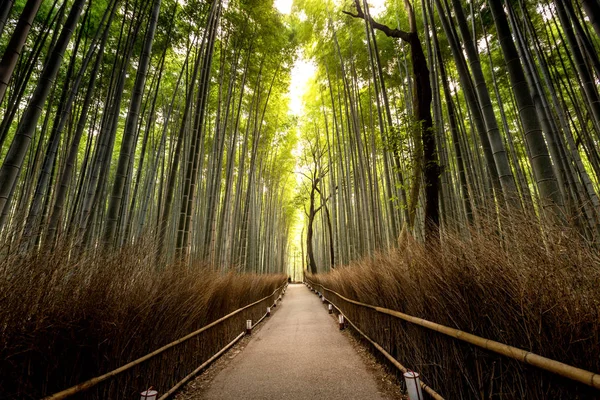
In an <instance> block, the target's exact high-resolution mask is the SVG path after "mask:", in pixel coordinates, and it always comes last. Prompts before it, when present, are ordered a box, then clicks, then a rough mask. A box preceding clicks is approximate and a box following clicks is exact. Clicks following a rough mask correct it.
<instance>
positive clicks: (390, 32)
mask: <svg viewBox="0 0 600 400" xmlns="http://www.w3.org/2000/svg"><path fill="white" fill-rule="evenodd" d="M409 4H410V3H409ZM354 5H355V7H356V14H352V13H351V12H349V11H342V12H343V13H344V14H346V15H349V16H351V17H353V18H360V19H364V20H365V21H366V20H367V19H368V21H369V22H370V23H371V26H372V27H373V28H375V29H378V30H380V31H381V32H383V33H385V34H386V36H388V37H393V38H400V39H402V40H404V41H405V42H409V43H410V41H411V38H412V36H413V35H414V33H411V32H405V31H403V30H400V29H397V28H396V29H392V28H390V27H389V26H387V25H383V24H380V23H379V22H377V21H375V20H374V19H373V17H371V16H370V15H369V16H365V13H364V12H363V10H362V8H361V6H360V0H354Z"/></svg>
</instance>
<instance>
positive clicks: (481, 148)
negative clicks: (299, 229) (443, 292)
mask: <svg viewBox="0 0 600 400" xmlns="http://www.w3.org/2000/svg"><path fill="white" fill-rule="evenodd" d="M296 4H297V7H298V8H297V19H298V20H297V23H298V25H299V36H300V37H301V38H302V40H303V45H304V49H305V51H306V53H307V54H309V55H310V56H311V57H312V58H313V60H314V63H315V64H316V71H317V72H316V77H315V79H314V82H313V83H312V85H311V87H310V89H309V91H308V93H307V94H306V95H305V101H306V107H307V111H306V116H305V118H304V119H303V121H302V127H301V130H302V139H301V140H302V143H303V144H304V149H305V150H304V153H305V156H304V158H303V160H304V161H303V166H302V167H301V170H302V171H303V175H304V182H303V187H304V189H303V191H302V193H303V197H302V199H303V201H304V202H305V203H306V207H305V212H306V223H305V225H306V228H305V229H306V231H307V233H308V235H307V236H308V238H307V242H306V243H303V248H304V247H306V253H307V255H306V258H307V261H306V263H307V266H308V270H309V271H310V272H313V273H314V272H317V271H327V270H329V269H330V268H335V266H337V265H345V264H347V263H348V262H350V261H351V260H354V259H358V258H361V257H364V256H369V255H373V254H374V253H375V252H376V251H379V250H383V249H386V248H391V247H395V246H398V245H400V246H402V243H403V242H404V240H405V238H406V237H407V236H408V235H412V236H414V237H416V238H418V239H420V240H423V241H425V242H426V243H428V244H429V245H432V246H436V245H437V243H439V240H440V233H441V232H444V231H448V232H458V233H459V234H462V235H463V237H464V239H466V240H468V235H469V234H468V232H469V230H470V227H473V226H477V224H478V223H482V221H486V222H485V223H486V224H489V223H490V221H492V222H493V221H496V222H493V223H497V224H499V225H498V231H499V232H504V234H507V232H508V230H507V229H508V228H507V227H504V226H503V223H502V221H505V220H503V219H500V218H499V216H500V215H510V214H515V215H516V214H524V215H529V216H530V218H531V219H532V220H535V221H537V222H536V223H540V224H541V225H540V226H543V225H544V224H551V225H558V226H560V225H566V224H568V225H573V226H575V227H576V230H577V232H578V233H579V235H581V236H582V237H585V238H586V239H587V240H588V241H589V242H590V243H595V242H596V241H597V238H598V234H599V233H600V231H599V225H598V222H599V211H600V208H599V205H600V204H599V203H598V188H599V186H598V184H599V181H598V179H599V177H600V162H599V161H600V159H599V157H598V133H599V132H600V118H599V117H600V102H599V94H598V87H599V84H598V82H600V63H599V58H598V54H599V52H598V49H599V48H600V47H599V46H600V25H599V19H598V16H599V15H600V3H598V1H596V0H589V1H588V0H582V1H561V0H557V1H549V0H541V1H533V0H532V1H528V0H505V1H461V0H415V1H408V0H406V1H400V0H398V1H387V2H386V3H385V7H384V8H383V10H380V11H379V12H378V14H377V15H376V16H373V15H371V14H370V4H369V2H368V1H364V0H352V1H344V2H327V1H325V2H323V1H313V0H302V1H298V2H297V3H296ZM542 230H543V228H542ZM540 240H541V239H540Z"/></svg>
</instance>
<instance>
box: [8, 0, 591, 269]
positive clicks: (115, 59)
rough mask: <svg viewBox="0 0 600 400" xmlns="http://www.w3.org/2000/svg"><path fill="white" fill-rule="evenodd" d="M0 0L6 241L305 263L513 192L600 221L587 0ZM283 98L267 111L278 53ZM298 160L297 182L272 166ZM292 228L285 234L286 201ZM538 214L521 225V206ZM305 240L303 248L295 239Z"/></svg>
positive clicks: (474, 218) (387, 244)
mask: <svg viewBox="0 0 600 400" xmlns="http://www.w3.org/2000/svg"><path fill="white" fill-rule="evenodd" d="M371 12H372V8H371V4H370V3H369V2H368V1H365V0H344V1H314V0H297V1H295V2H294V6H293V8H292V12H291V14H290V15H284V14H282V13H280V12H278V11H277V10H276V9H275V7H274V4H273V2H271V1H261V0H232V1H225V0H215V1H187V2H185V1H173V0H153V1H152V2H149V1H141V0H46V1H42V0H19V1H14V0H1V1H0V54H1V55H2V56H1V57H2V58H1V60H0V143H1V144H2V148H1V153H0V157H1V159H0V161H1V163H2V164H1V167H0V212H1V214H0V228H1V231H0V234H1V236H2V237H1V239H2V243H3V246H5V248H6V249H11V250H6V251H14V250H15V249H17V251H19V252H23V253H28V252H31V251H34V252H35V251H40V250H42V251H45V250H51V249H52V248H54V246H56V245H57V244H58V243H65V242H68V243H70V244H71V245H72V247H73V252H72V254H73V255H75V254H81V253H83V252H102V251H106V250H110V249H116V248H120V247H122V246H124V245H132V244H135V243H138V242H140V241H141V240H142V239H147V238H151V240H152V241H153V243H154V249H155V250H154V251H155V252H156V257H155V260H156V263H157V266H161V265H166V264H168V263H170V262H172V261H178V262H184V263H187V262H191V261H202V262H206V263H208V264H211V265H214V266H220V267H221V268H223V269H226V268H229V267H230V266H235V267H237V268H239V269H240V270H245V271H256V272H276V271H284V270H285V268H286V265H287V264H288V258H289V257H290V255H289V251H288V250H289V249H290V248H292V247H302V250H303V257H302V258H303V264H305V265H307V266H308V269H309V270H310V271H312V272H316V271H317V270H323V271H324V270H328V269H329V268H333V267H335V266H336V265H343V264H347V263H348V262H350V261H351V260H354V259H357V258H360V257H363V256H368V255H372V254H374V253H375V252H376V251H379V250H384V249H388V248H391V247H395V246H397V245H398V244H400V245H401V244H402V241H403V240H404V239H405V238H406V237H408V236H414V237H416V238H417V239H419V240H421V241H423V242H425V243H428V244H430V245H433V246H436V245H437V244H438V243H440V238H441V234H442V233H444V232H449V231H452V232H459V233H460V234H462V235H464V237H465V239H467V240H468V232H469V229H470V228H471V227H473V226H477V224H479V223H482V221H485V223H489V222H490V221H496V222H497V224H498V231H499V232H501V233H503V234H505V233H507V230H506V229H508V228H507V227H506V226H503V222H502V221H500V219H499V218H498V217H499V216H500V215H504V214H508V215H510V214H512V213H524V214H526V215H529V216H530V217H531V218H532V219H533V220H535V221H537V222H539V223H541V224H542V225H543V224H558V225H561V224H568V225H573V226H575V227H576V229H577V232H578V233H579V234H580V235H581V236H582V237H584V238H586V239H587V240H588V241H589V242H590V243H596V242H597V237H598V233H599V230H600V224H599V223H600V220H599V218H600V215H599V210H600V208H599V207H600V202H599V200H598V194H597V192H598V185H599V177H600V156H599V154H598V145H597V143H598V132H600V95H599V93H598V82H599V81H600V58H599V57H598V53H599V52H598V49H599V46H600V36H599V35H600V27H599V24H600V22H599V19H598V15H600V4H599V3H598V0H575V1H559V0H556V1H550V0H539V1H534V0H503V1H489V0H488V1H485V0H480V1H462V0H414V1H409V0H396V1H393V0H389V1H386V2H385V4H384V7H383V8H382V9H381V10H379V11H378V12H377V13H376V14H375V15H372V14H371ZM301 53H303V54H304V57H305V58H307V59H311V60H312V61H313V62H314V64H315V65H316V76H315V77H314V79H313V80H311V81H310V84H309V85H308V88H307V91H306V94H305V97H304V112H303V114H302V115H298V116H297V115H293V114H292V113H291V112H290V111H289V107H288V103H289V98H288V97H289V95H288V90H289V84H290V77H291V71H292V66H293V64H294V62H295V60H296V59H297V57H298V55H299V54H301ZM294 171H296V172H298V173H297V174H296V175H298V176H300V177H301V182H297V178H296V177H295V176H294ZM302 209H304V210H303V211H304V213H305V216H306V218H305V219H304V220H303V221H301V223H302V224H304V228H303V229H302V232H303V233H302V235H303V236H302V239H301V244H299V243H293V241H292V239H293V237H294V235H293V232H294V231H295V230H296V225H297V223H298V222H297V221H298V218H297V216H298V213H302ZM542 225H541V226H542ZM304 250H306V252H304Z"/></svg>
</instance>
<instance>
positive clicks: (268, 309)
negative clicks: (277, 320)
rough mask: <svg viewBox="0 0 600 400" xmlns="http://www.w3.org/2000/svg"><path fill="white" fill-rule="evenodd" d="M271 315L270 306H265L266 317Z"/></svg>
mask: <svg viewBox="0 0 600 400" xmlns="http://www.w3.org/2000/svg"><path fill="white" fill-rule="evenodd" d="M270 316H271V307H267V317H270Z"/></svg>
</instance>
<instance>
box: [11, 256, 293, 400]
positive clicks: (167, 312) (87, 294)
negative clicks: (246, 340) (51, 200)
mask: <svg viewBox="0 0 600 400" xmlns="http://www.w3.org/2000/svg"><path fill="white" fill-rule="evenodd" d="M150 250H151V248H150V246H144V245H141V246H137V247H135V248H126V249H123V250H121V251H119V252H115V253H114V254H102V255H98V254H96V255H93V256H92V255H88V256H82V257H78V258H77V259H71V258H70V253H69V249H68V248H63V249H56V250H55V251H54V252H52V253H47V254H35V255H33V254H32V255H19V254H18V253H11V254H8V255H7V254H6V253H7V252H6V251H5V252H4V254H3V258H2V260H1V261H0V304H2V307H1V308H0V398H19V399H26V398H40V397H42V396H44V395H49V394H52V393H53V392H56V391H59V390H62V389H64V388H67V387H69V386H72V385H74V384H77V383H80V382H82V381H84V380H86V379H88V378H91V377H93V376H97V375H99V374H102V373H104V372H107V371H110V370H112V369H114V368H116V367H118V366H120V365H123V364H125V363H127V362H129V361H131V360H134V359H136V358H138V357H141V356H143V355H145V354H147V353H149V352H151V351H153V350H155V349H157V348H159V347H161V346H162V345H165V344H167V343H170V342H172V341H173V340H176V339H178V338H180V337H182V336H185V335H187V334H188V333H190V332H193V331H195V330H197V329H199V328H201V327H202V326H205V325H206V324H208V323H210V322H212V321H214V320H216V319H218V318H220V317H221V316H223V315H225V314H227V313H229V312H231V311H233V310H235V309H237V308H240V307H242V306H245V305H247V304H249V303H251V302H253V301H256V300H258V299H260V298H262V297H265V296H267V295H269V294H271V293H272V292H273V291H274V290H275V288H276V287H278V286H279V285H281V284H282V283H283V282H284V279H285V277H284V276H283V275H262V276H258V275H249V274H247V275H239V274H234V273H230V274H225V275H223V274H219V273H216V272H213V271H210V270H209V269H207V268H203V267H200V266H196V267H194V268H190V269H182V268H167V269H166V270H165V271H164V272H158V271H156V270H155V268H153V267H152V265H153V259H154V253H153V252H152V251H150ZM269 301H270V302H269ZM269 301H265V302H263V303H264V304H263V303H261V304H259V305H257V306H255V307H252V308H250V309H248V310H246V311H244V312H242V313H240V314H238V315H236V316H235V317H233V318H230V319H229V320H227V321H226V322H224V323H222V324H219V325H217V326H216V327H214V328H211V329H209V330H208V331H206V332H205V333H203V334H201V335H200V336H198V337H196V338H194V339H191V340H189V341H188V342H186V343H184V344H182V345H180V346H177V347H176V348H174V349H170V350H167V351H166V352H165V353H163V354H162V355H160V356H157V357H155V358H154V359H152V360H151V361H149V362H147V363H145V364H143V365H141V366H140V367H136V368H134V369H133V370H132V371H130V372H126V373H124V374H122V375H120V376H119V377H118V378H116V379H114V380H111V381H110V382H107V383H103V384H101V385H99V386H98V388H97V389H94V390H90V391H88V392H85V394H83V395H82V396H81V398H103V399H108V398H110V399H118V398H135V397H136V396H137V393H139V392H140V391H142V390H144V389H146V388H147V387H149V386H150V385H153V386H154V387H155V388H157V389H158V390H159V391H160V392H162V393H164V392H165V391H166V390H168V389H169V388H170V387H171V386H173V385H174V383H175V382H177V381H178V380H180V379H181V378H182V377H183V376H185V375H187V374H188V373H189V372H191V371H192V370H193V369H194V368H196V367H197V366H198V365H200V364H201V363H202V362H203V361H204V360H206V359H207V358H209V357H210V356H211V355H212V354H214V353H216V351H217V350H218V349H220V348H221V347H223V346H224V345H225V344H226V343H228V342H229V341H231V340H232V339H233V338H234V337H235V336H236V335H237V334H239V333H240V332H242V331H243V329H244V327H245V320H246V319H252V320H254V321H255V320H257V319H258V318H259V317H260V316H262V314H264V312H265V308H266V307H267V305H270V304H271V303H272V301H273V299H269Z"/></svg>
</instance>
